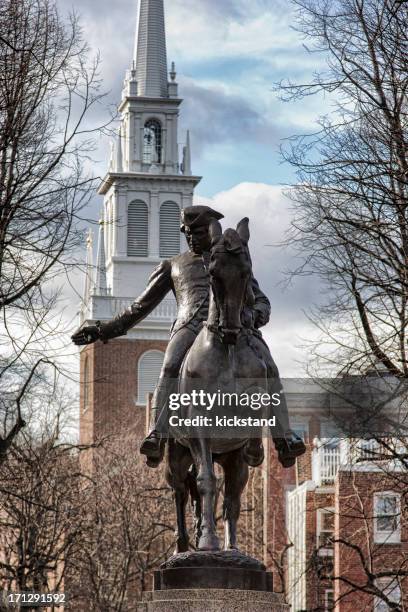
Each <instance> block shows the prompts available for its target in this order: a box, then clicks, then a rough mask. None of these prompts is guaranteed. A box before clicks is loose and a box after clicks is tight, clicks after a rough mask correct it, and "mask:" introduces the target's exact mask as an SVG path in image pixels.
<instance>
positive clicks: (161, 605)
mask: <svg viewBox="0 0 408 612" xmlns="http://www.w3.org/2000/svg"><path fill="white" fill-rule="evenodd" d="M242 609H244V610H251V612H258V611H259V612H261V610H262V612H263V611H264V610H269V611H270V612H284V611H288V610H289V606H287V605H286V604H284V603H283V598H282V596H281V595H278V594H276V593H273V584H272V574H271V573H270V572H267V571H266V568H265V566H264V564H263V563H261V562H260V561H257V560H256V559H253V558H252V557H249V556H247V555H244V554H242V553H241V552H239V551H237V550H231V551H219V552H187V553H181V554H178V555H174V556H173V557H171V558H170V559H168V560H167V561H166V562H165V563H163V564H162V565H161V566H160V569H159V570H158V571H156V572H155V573H154V591H152V592H150V593H144V594H143V601H142V602H141V603H140V604H139V605H138V612H219V611H220V610H222V611H223V612H236V611H238V610H242Z"/></svg>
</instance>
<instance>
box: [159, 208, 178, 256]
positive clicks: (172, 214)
mask: <svg viewBox="0 0 408 612" xmlns="http://www.w3.org/2000/svg"><path fill="white" fill-rule="evenodd" d="M179 253H180V208H179V207H178V205H177V204H176V203H175V202H164V204H162V205H161V207H160V257H174V256H175V255H178V254H179Z"/></svg>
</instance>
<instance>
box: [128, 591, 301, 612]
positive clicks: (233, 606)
mask: <svg viewBox="0 0 408 612" xmlns="http://www.w3.org/2000/svg"><path fill="white" fill-rule="evenodd" d="M221 610H222V612H241V611H242V610H250V611H251V612H265V610H268V612H289V606H288V605H287V604H284V603H283V598H282V595H279V594H277V593H270V592H268V591H245V590H239V589H174V590H166V591H151V592H147V593H143V601H142V602H140V603H138V606H137V612H221Z"/></svg>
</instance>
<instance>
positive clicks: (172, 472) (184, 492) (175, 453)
mask: <svg viewBox="0 0 408 612" xmlns="http://www.w3.org/2000/svg"><path fill="white" fill-rule="evenodd" d="M191 464H192V457H191V454H190V451H189V450H188V449H186V448H184V447H182V446H181V445H180V444H177V442H176V441H175V440H172V439H170V440H169V444H168V460H167V472H166V478H167V482H168V483H169V485H170V486H171V488H172V489H173V492H174V501H175V505H176V516H177V528H176V533H175V536H176V549H175V551H174V553H175V554H178V553H181V552H187V551H188V549H189V540H188V532H187V526H186V512H185V510H186V504H187V500H188V493H189V489H188V478H187V476H188V469H189V467H190V465H191Z"/></svg>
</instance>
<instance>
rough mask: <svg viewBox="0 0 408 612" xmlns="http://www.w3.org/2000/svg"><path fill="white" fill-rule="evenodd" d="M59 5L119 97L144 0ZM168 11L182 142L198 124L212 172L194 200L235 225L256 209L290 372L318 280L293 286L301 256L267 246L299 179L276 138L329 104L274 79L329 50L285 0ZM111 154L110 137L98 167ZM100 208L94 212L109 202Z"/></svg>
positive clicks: (279, 352)
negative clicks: (283, 93) (289, 279)
mask: <svg viewBox="0 0 408 612" xmlns="http://www.w3.org/2000/svg"><path fill="white" fill-rule="evenodd" d="M58 1H59V4H60V6H61V8H62V10H63V11H65V12H67V11H68V10H70V9H73V10H75V12H77V13H78V14H79V15H80V16H81V22H82V26H83V29H84V35H85V37H86V39H87V40H88V42H89V45H90V47H91V49H92V52H94V53H95V52H97V51H99V53H100V56H101V62H102V63H101V77H102V79H103V87H104V89H105V90H109V91H110V94H109V100H110V101H111V102H112V103H116V102H117V101H118V100H119V99H120V92H121V87H122V82H123V77H124V74H125V70H126V69H127V68H129V66H130V64H131V60H132V55H133V47H134V35H135V24H136V13H137V4H138V0H115V2H112V0H82V1H79V0H58ZM165 12H166V28H167V54H168V61H169V64H170V62H171V61H175V62H176V69H177V73H178V76H177V80H178V82H179V87H180V93H181V97H183V98H184V103H183V106H182V116H181V133H180V139H181V140H183V138H184V135H185V130H186V129H187V128H190V130H191V133H192V147H193V172H194V173H195V174H198V175H200V176H203V180H202V182H201V184H200V185H199V187H198V189H197V192H196V196H197V202H198V201H202V202H207V203H209V204H211V205H213V206H214V207H216V208H218V209H220V210H221V211H222V212H223V213H224V214H225V216H226V222H228V225H232V224H233V223H235V222H237V221H238V220H239V219H240V218H241V217H242V216H244V215H248V216H249V217H250V221H251V230H252V255H253V259H254V266H255V275H256V276H257V278H258V280H259V281H260V284H261V286H262V288H263V289H264V291H265V292H266V293H267V294H268V296H269V297H270V300H271V304H272V317H271V322H270V324H269V325H268V327H267V329H266V332H265V335H266V338H267V340H268V341H269V343H270V346H271V350H272V353H273V355H274V357H275V359H276V361H277V363H278V365H279V367H280V369H281V372H282V374H283V375H287V376H289V375H296V374H300V372H301V369H300V366H299V364H298V360H303V359H304V358H305V353H304V351H303V350H302V349H301V348H300V344H301V343H302V340H301V339H302V338H308V337H310V336H311V334H313V330H312V329H311V328H310V325H309V323H308V321H307V318H306V316H305V314H304V312H303V310H304V309H306V310H307V308H308V307H309V306H310V305H311V304H313V303H314V302H317V301H318V300H319V286H318V283H317V282H315V281H312V282H311V281H310V279H303V280H299V281H297V282H295V283H294V284H293V285H292V286H291V287H290V288H289V289H286V290H284V289H283V287H282V286H281V282H282V280H283V278H284V276H283V272H284V270H285V269H286V268H288V267H289V268H290V267H291V265H292V264H293V253H291V252H290V251H289V250H284V249H283V248H273V247H271V246H269V245H271V244H272V243H275V242H279V241H281V240H282V238H283V236H284V231H285V228H286V227H287V225H288V223H289V221H290V215H291V213H290V203H289V201H288V200H287V199H286V198H285V196H284V195H283V193H282V191H283V186H284V185H286V184H288V183H292V182H294V181H295V180H296V177H295V176H294V174H293V171H292V170H291V168H290V167H289V166H288V165H287V164H283V163H282V161H281V159H280V157H279V146H280V144H281V142H282V140H283V139H284V138H286V137H288V136H291V135H293V134H296V133H301V132H305V131H309V130H313V128H314V126H315V121H316V118H317V115H318V114H319V113H327V112H328V107H327V108H326V106H327V102H326V103H325V101H324V100H320V99H316V98H308V99H306V100H303V101H301V102H298V103H290V104H289V103H284V102H282V101H280V100H279V99H278V96H277V94H276V93H275V92H274V91H273V85H274V83H276V82H277V81H279V80H280V79H282V78H290V79H291V80H297V81H303V80H304V79H306V78H307V77H308V76H310V74H311V73H312V72H313V70H315V69H316V67H317V65H318V62H322V61H323V58H322V59H320V58H319V57H318V56H316V55H315V54H314V55H309V54H308V53H307V51H306V49H305V47H304V41H303V40H302V38H301V36H300V35H299V34H298V33H297V32H296V31H295V30H294V29H293V28H292V25H293V24H294V14H293V12H292V11H291V9H290V6H289V3H288V1H287V0H251V1H250V2H248V0H165ZM101 113H102V109H101ZM108 157H109V142H108V140H107V139H106V140H105V139H102V140H101V141H100V147H99V149H98V152H97V158H98V159H97V160H96V167H97V168H98V169H99V172H100V174H101V175H103V174H104V172H105V170H106V166H107V160H108ZM94 206H95V210H94V211H92V212H91V214H94V215H95V217H96V216H97V207H98V206H100V203H99V202H97V201H95V204H94Z"/></svg>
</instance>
